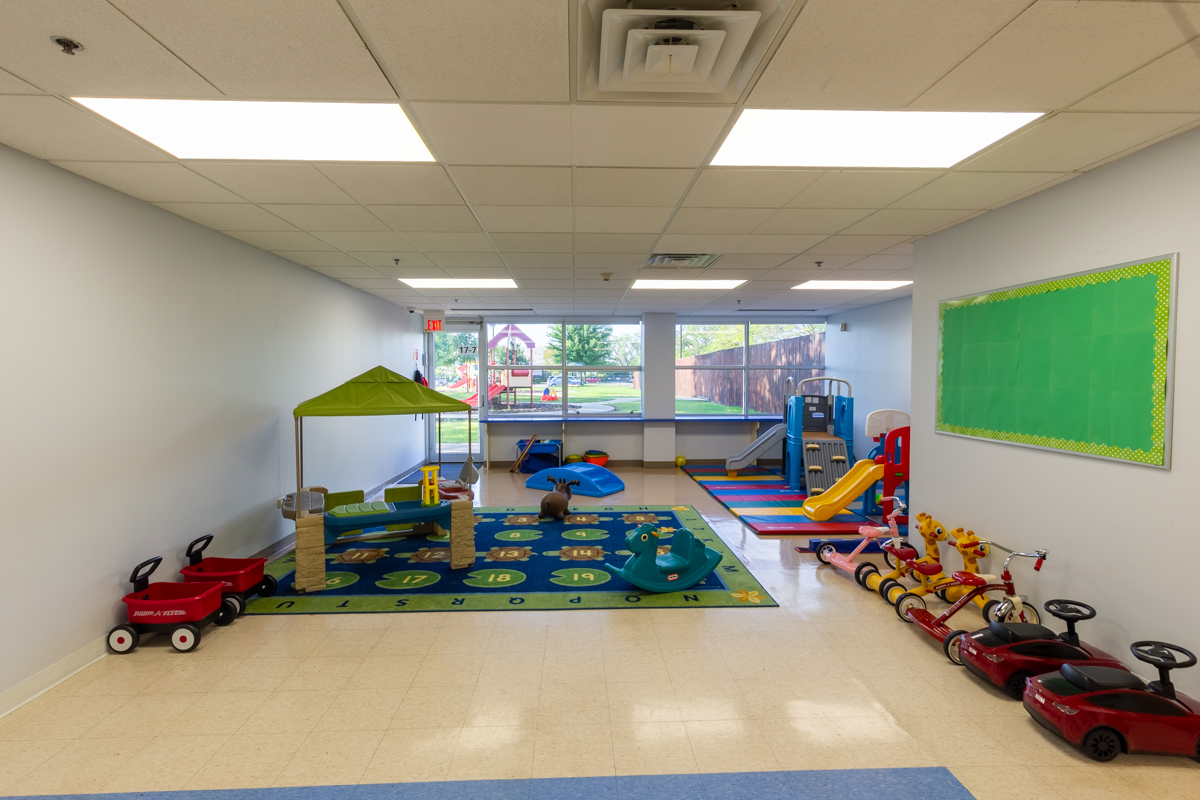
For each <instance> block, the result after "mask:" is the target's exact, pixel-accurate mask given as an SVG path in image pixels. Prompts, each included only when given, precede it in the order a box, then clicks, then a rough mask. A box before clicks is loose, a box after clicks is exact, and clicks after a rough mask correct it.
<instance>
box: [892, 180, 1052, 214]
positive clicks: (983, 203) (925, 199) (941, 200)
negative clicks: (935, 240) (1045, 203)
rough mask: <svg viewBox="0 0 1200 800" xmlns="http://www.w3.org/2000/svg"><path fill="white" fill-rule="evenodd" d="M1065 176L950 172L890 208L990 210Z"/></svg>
mask: <svg viewBox="0 0 1200 800" xmlns="http://www.w3.org/2000/svg"><path fill="white" fill-rule="evenodd" d="M1064 176H1065V175H1064V173H1061V172H951V173H949V174H947V175H944V176H942V177H941V178H938V179H937V180H936V181H934V182H933V183H930V184H927V185H925V186H922V187H921V188H920V189H917V190H916V191H915V192H913V193H912V194H910V195H907V196H905V197H903V198H901V199H899V200H897V201H896V202H895V203H894V204H892V208H993V207H995V206H998V205H1001V204H1002V203H1004V202H1006V201H1008V200H1010V199H1011V198H1015V197H1019V196H1021V195H1025V194H1028V193H1029V192H1032V191H1034V190H1036V189H1038V188H1040V187H1043V186H1049V185H1050V184H1053V183H1056V182H1058V181H1060V180H1061V179H1062V178H1063V177H1064Z"/></svg>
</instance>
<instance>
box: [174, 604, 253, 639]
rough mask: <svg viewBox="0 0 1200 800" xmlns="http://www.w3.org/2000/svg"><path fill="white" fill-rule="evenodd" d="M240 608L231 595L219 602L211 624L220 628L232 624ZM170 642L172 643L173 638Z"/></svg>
mask: <svg viewBox="0 0 1200 800" xmlns="http://www.w3.org/2000/svg"><path fill="white" fill-rule="evenodd" d="M241 607H242V606H241V605H240V604H239V603H238V601H237V600H236V599H234V596H233V595H229V596H227V597H226V598H225V599H224V600H222V601H221V607H220V608H218V609H217V616H216V617H214V618H213V624H215V625H217V626H218V627H221V628H224V627H225V626H226V625H230V624H232V623H233V621H234V620H235V619H237V618H238V610H239V609H240V608H241ZM176 630H178V629H176ZM172 636H174V634H172ZM172 642H174V639H173V638H172Z"/></svg>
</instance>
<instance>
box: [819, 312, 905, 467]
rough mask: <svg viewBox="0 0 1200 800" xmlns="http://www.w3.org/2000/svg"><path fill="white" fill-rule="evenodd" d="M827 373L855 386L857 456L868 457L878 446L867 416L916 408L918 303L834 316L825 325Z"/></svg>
mask: <svg viewBox="0 0 1200 800" xmlns="http://www.w3.org/2000/svg"><path fill="white" fill-rule="evenodd" d="M843 322H844V323H846V330H844V331H843V330H841V323H843ZM825 374H826V375H828V376H830V377H834V378H845V379H846V380H848V381H850V385H851V387H852V389H853V392H854V452H855V457H857V458H865V457H866V455H867V453H868V452H870V450H871V448H872V447H874V446H875V443H874V442H872V441H870V440H869V439H867V436H866V433H865V425H866V421H867V414H869V413H871V412H872V411H875V410H877V409H880V408H896V409H899V410H901V411H908V410H909V408H910V401H911V390H912V298H911V297H901V298H899V299H898V300H892V301H890V302H887V303H881V304H879V305H877V306H868V307H867V308H859V309H855V310H854V311H848V312H846V313H844V314H837V315H835V316H832V317H830V318H829V321H828V323H827V324H826V326H825Z"/></svg>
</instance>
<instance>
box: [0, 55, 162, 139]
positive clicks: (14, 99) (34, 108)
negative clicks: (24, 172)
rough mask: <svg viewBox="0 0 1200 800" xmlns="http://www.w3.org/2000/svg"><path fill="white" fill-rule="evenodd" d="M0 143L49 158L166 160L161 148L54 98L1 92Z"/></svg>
mask: <svg viewBox="0 0 1200 800" xmlns="http://www.w3.org/2000/svg"><path fill="white" fill-rule="evenodd" d="M60 55H62V54H61V53H60ZM63 58H67V56H63ZM0 142H3V143H4V144H6V145H8V146H10V147H15V148H16V149H18V150H22V151H24V152H26V153H29V154H30V155H31V156H36V157H37V158H44V159H46V160H48V161H167V160H168V156H167V155H166V154H165V153H163V152H162V151H161V150H158V149H157V148H154V147H151V146H149V145H147V144H145V143H143V141H142V140H141V139H138V138H136V137H134V136H132V135H130V134H128V133H125V132H124V131H123V130H121V129H119V128H116V127H114V126H112V125H109V124H108V123H106V122H102V121H101V120H100V119H99V118H98V117H94V116H92V115H91V114H90V113H87V112H84V111H82V110H80V109H79V107H78V106H75V105H73V104H70V103H65V102H63V101H62V100H59V99H58V98H56V97H45V96H40V97H39V96H34V95H0Z"/></svg>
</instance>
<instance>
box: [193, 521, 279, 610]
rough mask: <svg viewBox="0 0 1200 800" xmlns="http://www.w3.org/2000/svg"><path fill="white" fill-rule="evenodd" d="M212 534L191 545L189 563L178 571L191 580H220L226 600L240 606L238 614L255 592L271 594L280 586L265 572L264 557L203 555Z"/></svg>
mask: <svg viewBox="0 0 1200 800" xmlns="http://www.w3.org/2000/svg"><path fill="white" fill-rule="evenodd" d="M212 539H213V537H212V534H211V533H210V534H208V535H207V536H201V537H200V538H199V539H197V540H196V541H194V542H192V543H191V544H189V545H188V549H187V553H186V555H187V557H188V565H187V566H186V567H184V568H183V569H181V570H179V574H180V575H182V576H183V579H184V580H185V581H187V582H188V583H203V582H206V581H221V582H222V584H223V586H224V588H223V589H222V590H221V592H222V594H223V595H224V596H225V601H226V602H230V603H233V604H234V605H235V606H237V615H238V616H241V615H242V614H243V613H245V611H246V603H247V602H248V601H249V600H250V598H251V597H253V596H254V595H258V596H259V597H270V596H271V595H273V594H275V592H276V590H277V589H278V588H279V583H278V582H277V581H276V580H275V579H274V578H273V577H271V576H270V575H263V565H265V564H266V563H267V560H266V559H265V558H214V557H213V556H209V557H208V558H205V557H204V550H205V548H207V547H208V546H209V545H210V544H212Z"/></svg>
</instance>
